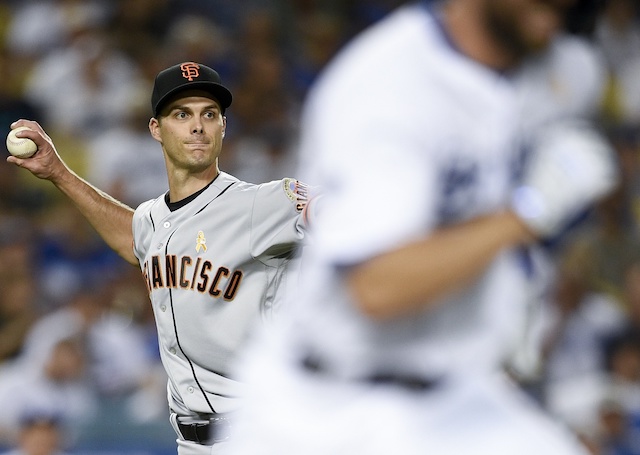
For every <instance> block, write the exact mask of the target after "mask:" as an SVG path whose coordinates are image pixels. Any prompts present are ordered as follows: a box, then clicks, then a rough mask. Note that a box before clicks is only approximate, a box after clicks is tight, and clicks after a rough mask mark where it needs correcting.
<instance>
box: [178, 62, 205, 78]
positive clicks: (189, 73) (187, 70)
mask: <svg viewBox="0 0 640 455" xmlns="http://www.w3.org/2000/svg"><path fill="white" fill-rule="evenodd" d="M180 69H181V70H182V77H184V78H185V79H188V80H189V82H191V81H192V80H193V79H194V78H196V77H199V76H200V65H198V64H197V63H194V62H186V63H183V64H182V65H180Z"/></svg>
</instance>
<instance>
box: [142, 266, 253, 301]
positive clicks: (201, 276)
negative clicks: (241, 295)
mask: <svg viewBox="0 0 640 455" xmlns="http://www.w3.org/2000/svg"><path fill="white" fill-rule="evenodd" d="M163 265H164V269H163ZM213 269H214V266H213V264H212V263H211V261H209V260H207V259H203V258H196V260H195V261H194V260H193V258H192V257H190V256H182V257H180V258H178V257H177V256H176V255H167V256H165V258H164V260H162V258H161V257H160V256H153V257H151V258H150V259H149V260H148V261H147V262H146V263H145V264H144V266H143V268H142V275H143V277H144V279H145V283H146V285H147V290H148V291H149V294H152V291H153V290H154V289H160V288H177V289H186V290H193V291H198V292H200V293H203V294H204V293H208V294H209V295H210V296H211V297H214V298H220V297H221V298H223V299H224V300H226V301H231V300H233V299H234V298H235V297H236V295H237V293H238V289H239V288H240V284H241V282H242V278H243V277H244V273H243V272H242V271H241V270H234V271H231V270H230V269H229V268H228V267H224V266H221V267H218V269H217V270H216V272H215V273H212V271H213Z"/></svg>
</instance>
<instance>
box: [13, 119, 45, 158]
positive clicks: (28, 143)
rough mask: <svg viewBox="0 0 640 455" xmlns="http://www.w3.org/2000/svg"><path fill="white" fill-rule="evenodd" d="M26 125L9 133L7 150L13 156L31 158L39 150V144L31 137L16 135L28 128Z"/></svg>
mask: <svg viewBox="0 0 640 455" xmlns="http://www.w3.org/2000/svg"><path fill="white" fill-rule="evenodd" d="M28 129H29V128H27V127H26V126H20V127H18V128H16V129H13V130H11V131H10V132H9V134H8V135H7V150H9V153H11V154H12V155H13V156H17V157H18V158H29V157H30V156H32V155H33V154H34V153H36V151H37V150H38V146H37V145H36V143H35V142H33V141H32V140H31V139H27V138H26V137H16V133H17V132H18V131H22V130H28Z"/></svg>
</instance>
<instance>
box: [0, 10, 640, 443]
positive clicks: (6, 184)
mask: <svg viewBox="0 0 640 455" xmlns="http://www.w3.org/2000/svg"><path fill="white" fill-rule="evenodd" d="M401 3H404V2H403V1H401V0H368V1H366V0H332V1H320V0H280V1H274V0H262V1H261V0H247V1H242V2H239V1H235V0H207V1H196V0H37V1H34V0H4V1H0V137H1V136H2V135H6V134H7V132H8V131H9V125H10V124H11V122H13V121H14V120H17V119H19V118H29V119H34V120H37V121H38V122H40V123H41V124H42V125H43V127H44V128H45V129H46V130H47V132H48V134H49V135H50V136H51V137H52V138H53V140H54V142H55V144H56V146H57V148H58V151H59V153H60V154H61V155H62V156H63V158H64V159H65V161H67V162H68V163H69V164H70V165H71V167H72V168H73V169H74V170H76V172H77V173H78V174H80V175H81V176H83V177H85V178H87V179H88V180H89V181H90V182H92V183H94V184H95V185H97V186H98V187H99V188H101V189H103V190H105V191H107V192H108V193H110V194H111V195H113V196H114V197H116V198H118V199H120V200H122V201H124V202H125V203H127V204H129V205H131V206H132V207H135V206H137V205H138V204H139V203H140V202H142V201H144V200H147V199H150V198H154V197H156V196H158V195H159V194H161V193H163V192H164V191H166V188H167V183H166V174H165V168H164V162H163V159H162V155H161V150H160V147H159V145H158V144H157V143H156V142H155V141H154V140H153V139H152V138H151V136H150V135H149V132H148V128H147V125H148V120H149V118H150V116H151V108H150V93H151V86H152V83H153V77H154V76H155V74H156V73H157V72H158V71H159V70H161V69H163V68H165V67H167V66H170V65H173V64H175V63H178V62H182V61H187V60H191V61H197V62H201V63H204V64H207V65H209V66H211V67H213V68H215V69H216V70H218V72H219V73H220V74H221V76H222V79H223V81H224V82H225V84H226V85H228V86H229V87H230V88H231V90H232V92H233V93H234V101H233V106H232V108H231V109H230V110H229V111H228V113H227V118H228V120H227V125H228V127H227V136H226V138H225V145H224V149H223V155H222V157H221V162H220V166H221V168H222V169H223V170H225V171H227V172H229V173H231V174H233V175H235V176H237V177H238V178H240V179H243V180H246V181H250V182H256V183H258V182H263V181H268V180H272V179H277V178H281V177H284V176H293V175H294V172H295V169H296V167H297V163H296V153H295V143H296V138H297V119H298V114H299V110H300V106H301V103H302V102H303V101H304V97H305V94H306V92H307V90H308V88H309V86H310V85H311V84H312V82H313V81H314V79H315V77H316V76H317V75H318V73H319V71H321V69H322V68H323V66H324V65H325V64H326V63H327V61H328V60H329V59H330V58H331V57H332V56H333V55H334V54H335V52H336V51H337V50H338V49H340V47H341V46H342V45H343V44H344V43H345V42H346V41H347V40H348V39H349V38H350V37H352V36H353V35H354V34H355V33H357V32H358V31H360V30H362V28H364V27H365V26H367V25H369V24H371V23H373V22H374V21H376V20H377V19H379V18H380V17H382V16H383V15H384V14H385V13H387V12H388V11H390V10H391V9H393V8H395V7H397V6H398V5H400V4H401ZM583 3H584V4H588V5H590V6H591V7H593V6H601V8H600V9H598V10H597V14H590V13H591V11H594V10H591V9H585V10H580V11H578V12H577V13H576V15H574V16H573V17H572V20H571V22H570V23H569V24H568V31H569V32H571V33H573V34H576V35H578V36H580V37H581V38H583V39H585V40H587V41H588V42H589V43H590V44H592V45H593V48H594V52H595V53H596V55H597V56H598V61H599V62H600V64H601V70H602V75H603V78H602V93H601V97H600V104H599V106H598V109H597V111H598V112H597V121H598V122H599V123H600V125H601V126H602V128H603V130H604V131H605V132H606V134H607V135H608V136H609V138H610V139H611V141H612V143H613V145H614V146H615V149H616V151H617V153H618V156H619V162H620V166H621V170H622V175H623V178H622V182H621V184H620V186H619V187H618V189H617V190H616V191H615V192H614V193H613V194H612V195H611V196H609V197H608V198H607V199H606V200H604V201H602V203H600V204H599V205H598V206H596V207H593V210H591V211H590V212H589V213H587V214H585V216H584V218H583V219H581V220H580V221H579V222H577V223H576V225H575V226H572V228H571V229H570V230H569V231H568V232H567V233H566V235H564V236H563V237H562V238H559V239H556V241H555V242H550V243H549V245H547V246H546V249H547V252H548V253H549V254H548V258H545V259H544V264H543V265H544V269H545V270H546V273H547V274H548V283H549V284H548V286H547V288H546V289H545V290H544V292H543V293H542V295H543V298H544V301H543V304H542V306H541V307H539V308H538V309H537V311H536V314H535V319H534V320H535V324H534V325H533V326H532V327H531V333H530V334H529V335H530V337H531V340H533V344H534V345H535V346H538V347H540V352H541V355H533V356H532V357H534V359H533V360H532V359H531V358H528V359H526V360H522V359H520V360H519V363H518V362H514V366H513V374H514V377H515V378H516V379H517V380H519V381H520V383H521V384H522V386H523V387H525V388H526V389H527V390H528V391H530V392H531V394H532V395H533V396H534V397H535V398H536V399H538V400H539V402H540V404H541V405H542V406H544V407H545V408H546V409H548V411H549V412H550V413H552V414H554V415H556V416H557V417H558V418H559V419H562V420H564V421H565V422H566V423H567V424H568V425H570V426H572V427H573V428H574V429H575V430H576V431H577V432H578V433H579V434H580V435H581V436H582V437H583V438H584V440H585V443H586V444H587V445H588V446H589V447H590V448H591V450H592V451H593V453H594V455H636V454H640V229H639V228H640V2H638V1H637V0H606V1H602V2H599V1H597V0H593V1H586V2H583ZM551 82H552V81H551ZM558 89H559V90H561V89H562V87H559V88H558ZM327 114H328V115H330V113H327ZM2 153H4V154H5V155H4V156H6V153H7V152H6V150H5V151H4V152H2ZM155 337H156V332H155V325H154V322H153V314H152V311H151V308H150V305H149V303H148V297H147V294H146V288H145V285H144V283H143V281H142V278H141V276H140V273H139V271H138V270H137V269H136V268H134V267H131V266H130V265H128V264H126V263H125V262H124V261H122V260H121V259H120V258H119V257H117V256H116V255H115V254H114V253H113V252H111V251H110V250H109V249H108V248H107V247H106V245H105V244H104V243H103V242H102V240H101V239H100V238H99V237H97V235H96V234H95V233H94V232H93V230H92V229H91V228H90V226H89V225H88V224H87V223H86V222H85V221H84V219H83V218H82V217H81V216H80V215H79V213H78V212H77V211H76V210H75V209H74V208H73V207H72V206H70V204H69V203H68V202H67V201H66V200H65V199H63V198H62V197H61V196H60V195H59V194H58V193H57V192H56V191H55V190H54V188H53V187H52V186H51V185H47V184H45V183H42V182H40V181H38V180H37V179H35V178H34V177H33V176H31V175H30V174H29V175H28V173H26V172H21V171H20V169H18V168H17V167H15V166H9V165H0V409H2V412H1V413H0V446H3V447H4V446H6V447H10V446H15V445H18V444H20V443H21V441H22V440H23V438H22V436H23V435H24V434H25V433H27V432H26V429H28V428H31V427H30V426H34V425H37V424H39V425H42V422H43V421H44V422H45V423H48V424H49V427H47V426H46V425H45V427H44V428H45V429H46V428H50V426H51V425H54V426H55V428H61V429H63V430H64V432H63V436H64V437H63V440H62V441H59V440H56V439H55V438H51V444H52V445H53V446H56V447H58V448H59V447H62V446H64V447H65V448H67V449H68V450H73V441H74V438H78V437H81V435H78V434H74V431H75V433H77V432H78V431H79V430H78V428H85V427H86V425H83V423H86V422H95V424H96V425H100V415H101V407H100V404H101V403H103V402H104V401H105V400H113V399H117V400H119V401H120V402H122V403H123V406H122V408H121V411H122V412H123V415H122V419H123V421H126V422H133V423H134V424H135V423H140V424H143V423H145V422H151V421H158V420H162V421H164V420H166V419H167V409H166V397H165V394H166V391H165V379H166V377H165V373H164V371H163V369H162V367H161V365H160V363H159V354H158V352H157V341H156V338H155ZM522 357H527V353H526V352H525V353H522ZM530 357H531V356H530ZM74 429H75V430H74ZM36 434H40V435H41V433H37V432H36ZM52 453H53V452H52Z"/></svg>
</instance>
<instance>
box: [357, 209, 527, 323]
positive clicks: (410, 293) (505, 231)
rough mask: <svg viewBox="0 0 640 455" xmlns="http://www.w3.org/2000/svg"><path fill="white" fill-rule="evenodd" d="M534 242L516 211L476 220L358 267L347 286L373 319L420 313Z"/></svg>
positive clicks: (438, 232) (364, 310)
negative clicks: (502, 254) (504, 254)
mask: <svg viewBox="0 0 640 455" xmlns="http://www.w3.org/2000/svg"><path fill="white" fill-rule="evenodd" d="M534 239H535V237H534V236H532V235H531V232H530V230H529V229H528V228H527V226H526V225H525V224H524V223H523V222H522V221H521V220H520V218H518V217H517V216H516V215H515V214H514V213H513V212H511V211H505V212H502V213H496V214H492V215H489V216H485V217H481V218H477V219H475V220H473V221H470V222H467V223H462V224H459V225H456V226H453V227H449V228H446V229H441V230H439V231H435V232H434V233H433V234H432V235H430V236H429V237H427V238H425V239H423V240H420V241H416V242H413V243H410V244H407V245H405V246H404V247H402V248H399V249H396V250H392V251H389V252H387V253H384V254H382V255H379V256H377V257H374V258H372V259H370V260H368V261H366V262H363V263H362V264H359V265H357V266H353V267H351V268H350V269H349V271H348V272H347V281H348V283H349V287H350V289H351V292H352V294H353V295H354V297H355V300H356V302H357V304H358V305H359V307H360V309H361V310H362V311H363V312H364V313H365V314H367V315H369V316H370V317H372V318H374V319H388V318H392V317H396V316H401V315H406V314H407V313H411V312H414V311H417V310H420V309H422V308H424V307H425V305H428V304H429V302H434V301H435V299H437V298H438V297H440V296H442V295H443V294H446V293H448V292H451V291H452V290H454V289H458V288H461V287H463V286H464V285H465V284H467V282H468V281H470V280H471V279H473V278H475V277H476V276H477V275H478V274H479V273H480V272H481V271H482V270H484V269H485V268H486V267H487V266H488V265H489V263H490V262H491V261H492V260H493V259H494V257H495V256H496V254H497V253H498V252H499V251H500V250H502V249H504V248H508V247H511V246H514V245H519V244H526V243H529V242H532V241H533V240H534Z"/></svg>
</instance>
